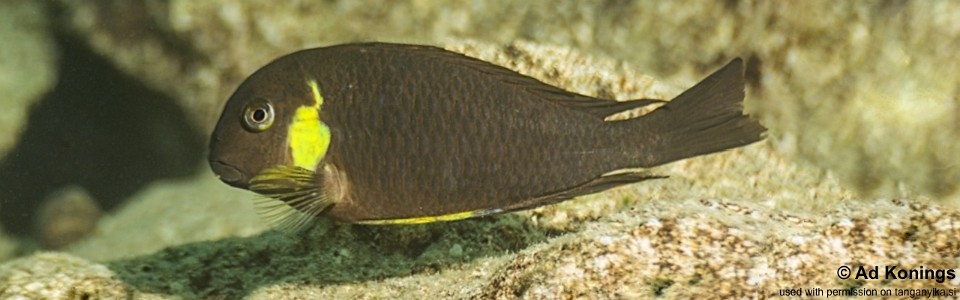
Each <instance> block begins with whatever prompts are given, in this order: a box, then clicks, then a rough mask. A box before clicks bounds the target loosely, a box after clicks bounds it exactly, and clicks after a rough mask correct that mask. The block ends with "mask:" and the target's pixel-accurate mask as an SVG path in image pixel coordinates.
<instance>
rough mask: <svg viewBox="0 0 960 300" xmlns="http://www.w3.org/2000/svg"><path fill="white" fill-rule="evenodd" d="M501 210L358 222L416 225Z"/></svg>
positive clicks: (472, 216) (461, 218)
mask: <svg viewBox="0 0 960 300" xmlns="http://www.w3.org/2000/svg"><path fill="white" fill-rule="evenodd" d="M501 212H503V210H502V209H499V208H494V209H481V210H474V211H466V212H458V213H452V214H447V215H439V216H426V217H413V218H403V219H383V220H364V221H358V222H356V223H357V224H364V225H414V224H425V223H433V222H447V221H456V220H463V219H468V218H475V217H482V216H489V215H495V214H498V213H501Z"/></svg>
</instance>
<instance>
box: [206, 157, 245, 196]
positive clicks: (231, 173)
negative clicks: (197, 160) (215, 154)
mask: <svg viewBox="0 0 960 300" xmlns="http://www.w3.org/2000/svg"><path fill="white" fill-rule="evenodd" d="M210 169H213V173H214V174H216V175H217V178H220V181H223V183H226V184H229V185H230V186H233V187H237V188H242V189H246V188H247V185H248V184H249V179H248V178H247V176H246V175H244V174H243V172H240V170H239V169H237V168H236V167H234V166H231V165H229V164H227V163H224V162H222V161H216V160H211V161H210Z"/></svg>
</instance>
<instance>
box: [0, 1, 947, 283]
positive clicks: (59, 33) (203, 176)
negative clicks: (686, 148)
mask: <svg viewBox="0 0 960 300" xmlns="http://www.w3.org/2000/svg"><path fill="white" fill-rule="evenodd" d="M956 20H960V2H956V1H847V2H839V3H838V2H835V1H802V2H801V1H793V2H786V1H784V2H771V1H669V2H668V1H629V0H615V1H530V2H518V1H506V0H503V1H500V0H494V1H391V2H380V1H316V2H314V1H288V2H275V1H227V0H213V1H187V0H183V1H180V0H168V1H153V0H141V1H106V0H102V1H99V0H98V1H70V0H49V1H30V0H2V1H0V37H2V40H4V41H9V42H5V43H4V46H3V47H0V90H2V91H4V92H5V96H4V97H3V98H2V99H0V103H2V104H3V107H4V109H2V110H0V126H2V128H4V130H0V298H3V299H6V298H16V297H22V298H24V299H38V298H53V299H96V298H133V299H184V298H185V299H193V298H210V299H236V298H251V299H314V298H321V299H329V298H358V299H378V298H392V299H395V298H415V299H421V298H424V297H427V298H477V299H490V298H498V299H513V298H532V299H557V298H578V297H586V298H614V299H635V298H653V297H668V298H690V297H695V298H731V297H759V298H764V297H774V296H778V295H779V294H778V292H779V291H780V290H781V289H784V288H798V287H820V288H824V289H844V288H847V289H849V288H857V289H883V288H903V289H929V288H934V287H937V288H944V289H953V288H958V286H960V279H951V280H941V281H938V280H862V279H841V278H838V276H837V273H836V271H837V268H838V267H840V266H845V265H847V266H885V265H898V266H900V267H901V268H908V269H909V268H920V267H923V268H927V269H957V268H958V265H960V261H958V259H960V242H958V239H957V237H958V236H960V212H958V210H957V208H958V204H960V165H958V164H960V163H958V161H960V154H958V153H960V100H958V99H960V60H957V59H956V53H957V50H956V49H960V22H957V21H956ZM356 41H388V42H402V43H417V44H430V45H438V46H443V47H446V48H448V49H451V50H455V51H460V52H464V53H466V54H468V55H471V56H475V57H478V58H481V59H483V60H487V61H491V62H494V63H496V64H499V65H503V66H506V67H508V68H511V69H515V70H517V71H519V72H521V73H524V74H528V75H531V76H534V77H537V78H539V79H541V80H543V81H545V82H547V83H549V84H552V85H557V86H560V87H563V88H565V89H567V90H570V91H575V92H578V93H583V94H587V95H595V96H601V97H608V98H615V99H636V98H660V99H669V98H672V97H674V96H675V95H677V94H678V93H680V92H682V91H683V90H684V89H686V88H689V87H690V86H692V85H693V84H694V83H695V82H696V81H697V80H699V79H701V78H702V77H703V76H705V75H707V74H709V73H710V72H712V71H714V70H716V69H717V68H719V67H720V66H722V65H723V64H724V63H726V62H727V61H729V60H730V59H732V58H734V57H742V58H744V59H745V61H746V62H747V73H746V76H747V80H748V87H747V98H746V100H745V106H746V110H747V111H748V112H749V113H751V114H753V115H756V116H757V117H758V118H759V120H760V121H761V122H762V123H763V124H764V125H765V126H766V127H768V128H769V129H770V130H769V132H768V136H767V139H766V140H765V141H763V142H760V143H757V144H754V145H750V146H747V147H744V148H741V149H736V150H733V151H727V152H723V153H719V154H713V155H708V156H703V157H697V158H693V159H689V160H685V161H680V162H676V163H672V164H668V165H665V166H661V167H658V168H654V169H653V170H652V171H653V172H655V173H656V174H662V175H668V176H670V177H669V178H667V179H662V180H655V181H647V182H642V183H638V184H633V185H629V186H625V187H622V188H618V189H614V190H610V191H606V192H603V193H599V194H595V195H590V196H586V197H580V198H578V199H574V200H571V201H568V202H564V203H561V204H558V205H551V206H547V207H542V208H538V209H534V210H531V211H525V212H518V213H512V214H507V215H503V216H495V217H486V218H479V219H471V220H465V221H458V222H449V223H435V224H426V225H416V226H383V227H370V226H358V225H345V224H335V223H332V222H329V221H326V220H318V221H317V222H316V224H315V226H313V227H311V228H310V229H309V230H306V231H304V232H301V233H298V234H295V235H290V234H284V233H280V232H275V231H270V230H269V228H267V226H266V224H265V222H264V221H262V220H261V219H260V218H259V217H258V216H257V215H256V214H255V212H254V209H253V199H254V198H255V196H254V195H253V194H252V193H249V192H246V191H242V190H238V189H234V188H230V187H228V186H227V185H225V184H223V183H221V182H219V181H218V180H217V179H216V177H214V176H213V175H212V173H211V172H210V171H209V167H208V166H207V164H206V162H205V161H204V157H205V156H206V151H207V149H206V148H207V146H206V145H207V138H208V136H209V133H210V130H211V129H212V128H213V125H214V123H215V122H216V119H217V117H218V116H219V113H220V110H221V109H222V106H223V103H224V102H225V101H226V98H227V97H228V96H229V94H230V93H232V92H233V89H235V88H236V86H237V85H238V84H239V83H240V81H242V80H243V79H244V78H245V77H246V76H248V75H249V74H250V73H252V72H253V71H255V70H256V69H257V68H259V67H261V66H263V65H264V64H266V63H268V62H269V61H271V60H272V59H273V58H276V57H277V56H280V55H283V54H286V53H289V52H292V51H295V50H299V49H303V48H310V47H319V46H326V45H332V44H338V43H346V42H356ZM490 188H496V187H490Z"/></svg>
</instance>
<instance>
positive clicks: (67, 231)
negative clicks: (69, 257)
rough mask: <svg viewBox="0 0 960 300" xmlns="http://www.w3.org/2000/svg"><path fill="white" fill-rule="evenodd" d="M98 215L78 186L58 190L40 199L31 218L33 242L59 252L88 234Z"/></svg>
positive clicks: (85, 193) (90, 201)
mask: <svg viewBox="0 0 960 300" xmlns="http://www.w3.org/2000/svg"><path fill="white" fill-rule="evenodd" d="M101 216H102V212H101V210H100V206H99V205H97V202H96V201H95V200H94V199H93V197H91V196H90V194H88V193H87V191H86V190H84V189H83V188H82V187H79V186H68V187H65V188H62V189H60V190H58V191H56V192H54V193H52V194H50V195H49V196H47V198H46V199H44V200H43V204H41V205H40V210H39V212H38V213H37V218H36V219H35V220H36V222H35V223H34V224H35V225H34V226H35V227H34V228H35V230H36V231H35V232H36V235H37V236H36V237H37V240H38V241H39V242H40V244H41V245H42V246H43V247H44V248H47V249H60V248H63V247H65V246H67V245H70V244H72V243H74V242H76V241H78V240H81V239H83V238H84V237H86V236H87V235H89V234H90V233H92V232H93V231H94V230H95V229H96V227H97V222H99V221H100V217H101Z"/></svg>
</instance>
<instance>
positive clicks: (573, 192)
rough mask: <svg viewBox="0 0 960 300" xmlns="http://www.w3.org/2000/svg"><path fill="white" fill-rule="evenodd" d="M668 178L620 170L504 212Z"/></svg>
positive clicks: (516, 204)
mask: <svg viewBox="0 0 960 300" xmlns="http://www.w3.org/2000/svg"><path fill="white" fill-rule="evenodd" d="M661 178H667V176H663V175H652V174H649V173H646V172H642V171H633V172H619V173H612V174H606V175H601V176H599V177H597V178H594V179H593V180H591V181H588V182H586V183H583V184H580V185H577V186H573V187H571V188H569V189H566V190H562V191H558V192H554V193H551V194H548V195H544V196H540V197H536V198H533V199H529V200H525V201H521V202H518V203H515V204H513V205H510V206H508V207H505V208H503V211H502V212H511V211H518V210H524V209H529V208H534V207H539V206H543V205H547V204H553V203H557V202H561V201H564V200H569V199H572V198H574V197H577V196H583V195H588V194H593V193H599V192H602V191H604V190H608V189H611V188H614V187H618V186H621V185H625V184H631V183H636V182H640V181H644V180H650V179H661Z"/></svg>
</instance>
